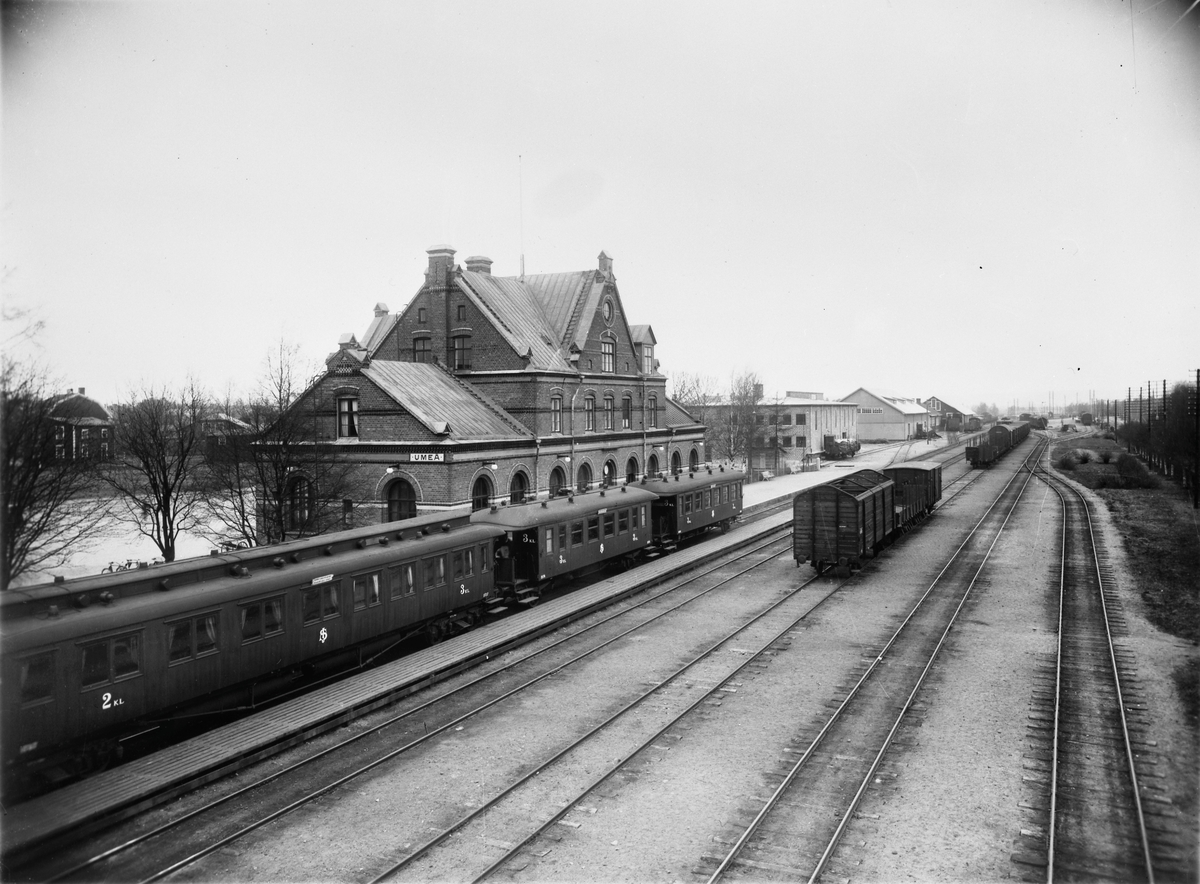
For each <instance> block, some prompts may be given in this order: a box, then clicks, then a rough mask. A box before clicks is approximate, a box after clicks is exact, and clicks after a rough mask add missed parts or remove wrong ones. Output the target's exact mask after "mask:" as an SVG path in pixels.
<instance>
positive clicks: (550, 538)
mask: <svg viewBox="0 0 1200 884" xmlns="http://www.w3.org/2000/svg"><path fill="white" fill-rule="evenodd" d="M546 555H548V556H551V555H554V529H553V528H547V529H546Z"/></svg>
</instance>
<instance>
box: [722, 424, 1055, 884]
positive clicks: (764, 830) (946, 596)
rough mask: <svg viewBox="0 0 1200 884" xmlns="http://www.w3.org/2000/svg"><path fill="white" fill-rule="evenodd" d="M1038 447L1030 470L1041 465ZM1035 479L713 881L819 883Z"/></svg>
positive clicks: (811, 737) (963, 553)
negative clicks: (735, 877)
mask: <svg viewBox="0 0 1200 884" xmlns="http://www.w3.org/2000/svg"><path fill="white" fill-rule="evenodd" d="M1044 448H1045V443H1044V442H1042V443H1039V444H1038V446H1037V447H1036V449H1035V451H1034V452H1033V453H1032V454H1031V455H1029V457H1028V458H1027V459H1026V461H1025V463H1026V464H1028V463H1030V462H1036V458H1038V457H1040V455H1041V453H1042V451H1043V450H1044ZM1031 479H1032V472H1031V471H1029V470H1027V469H1024V468H1018V469H1017V470H1016V471H1015V472H1014V474H1013V476H1012V478H1010V479H1009V481H1008V483H1007V484H1006V485H1005V488H1004V490H1003V491H1002V492H1001V494H1000V495H999V496H998V497H997V499H996V501H995V502H994V503H993V504H992V505H991V506H990V507H989V509H988V510H987V512H986V513H985V514H984V515H983V517H982V518H981V519H980V520H979V522H978V523H977V524H976V525H975V526H974V528H973V529H972V530H971V532H970V533H969V534H968V535H967V537H966V539H964V540H963V542H962V544H961V545H960V546H959V548H958V549H957V550H956V551H955V552H954V554H953V555H952V556H951V558H950V560H949V561H948V562H947V563H946V565H945V566H944V567H943V569H942V571H941V572H940V573H939V574H938V575H937V577H936V578H935V580H934V581H933V583H932V584H931V585H930V586H929V588H928V589H927V590H925V592H924V594H923V595H922V596H921V598H920V599H919V600H918V602H917V604H916V605H915V606H914V608H913V609H912V610H911V611H910V612H909V614H908V616H907V617H906V619H905V620H904V621H903V623H902V624H901V625H900V627H899V628H898V629H897V630H896V631H895V632H894V633H893V635H892V636H891V638H890V639H889V640H888V641H887V643H886V644H885V645H884V647H883V648H882V649H880V650H879V651H878V652H877V653H876V654H875V655H874V659H872V660H871V662H870V664H869V665H868V666H867V668H866V670H865V671H864V672H863V673H862V675H861V677H860V678H859V679H858V681H857V683H855V684H854V685H853V686H852V687H851V688H850V689H849V691H848V692H847V693H846V696H845V697H844V698H843V699H842V700H841V702H840V703H839V704H838V706H837V708H836V709H835V710H834V711H833V712H832V714H831V715H830V717H829V718H828V720H827V721H826V722H825V723H824V724H823V725H822V726H820V728H819V729H818V730H816V732H815V733H806V734H801V735H798V736H799V737H800V739H799V740H798V741H797V745H807V748H806V749H804V750H803V751H802V752H801V753H800V755H799V757H798V758H797V759H796V761H795V763H794V764H793V765H792V766H791V767H790V769H788V770H787V771H786V773H785V774H784V775H783V777H782V781H781V782H780V784H779V785H778V787H777V788H776V789H775V790H774V792H773V793H772V794H771V795H770V796H769V797H767V798H766V800H765V801H764V802H762V807H761V809H760V810H759V811H758V813H757V814H755V815H754V817H753V819H751V820H750V821H749V822H748V823H747V824H746V825H745V826H744V827H743V829H742V830H741V832H740V833H739V834H736V836H733V835H731V837H730V839H729V840H730V843H731V846H730V848H729V850H728V851H727V852H726V853H725V855H723V856H709V857H706V858H705V860H706V861H707V862H708V863H709V864H710V867H711V869H712V870H711V874H710V877H709V881H710V882H716V881H718V880H720V879H721V878H723V877H725V876H726V875H727V874H730V873H734V872H736V873H738V874H751V875H753V876H755V877H756V878H758V877H761V878H765V879H768V880H795V879H797V878H801V879H807V880H808V881H810V882H811V881H815V880H817V879H818V878H819V877H820V875H821V873H822V871H823V870H824V868H825V866H826V864H827V862H828V861H829V859H830V858H831V856H832V855H833V853H834V851H835V849H836V847H837V844H838V842H839V840H840V839H841V837H842V834H843V833H844V831H845V829H846V827H847V825H848V824H849V822H850V820H851V819H852V817H853V815H854V813H855V810H856V808H857V807H858V804H859V802H860V801H861V799H862V797H863V795H864V794H865V793H866V791H867V790H868V789H869V788H870V786H871V785H872V783H873V781H874V779H875V776H876V772H877V771H878V770H879V767H880V764H881V763H882V761H883V759H884V757H885V755H886V754H887V752H888V749H889V746H890V744H891V742H892V740H893V738H894V737H895V735H896V733H897V731H898V729H899V728H900V726H901V724H902V723H903V722H904V721H905V718H906V716H907V715H908V713H909V711H910V710H911V709H912V707H913V705H914V702H915V700H916V698H917V696H918V694H919V692H920V690H921V686H922V684H923V683H924V681H925V679H926V677H927V676H928V674H929V672H930V671H931V669H932V668H933V666H934V664H935V662H936V661H937V658H938V655H939V652H940V651H941V650H942V648H943V646H944V644H945V643H946V640H947V638H948V636H949V634H950V630H951V629H952V627H953V626H954V624H955V621H956V619H957V618H958V616H959V614H960V612H961V611H962V610H963V608H964V606H965V604H966V602H967V599H968V597H969V595H970V592H971V589H972V587H973V586H974V584H975V582H976V580H977V579H978V578H979V575H980V574H981V573H982V572H983V569H984V568H985V566H986V564H987V561H988V558H989V556H990V554H991V550H992V549H993V547H994V546H995V544H996V543H997V542H998V540H999V538H1000V536H1001V533H1002V532H1003V530H1004V528H1005V526H1006V525H1007V522H1008V520H1009V518H1010V516H1011V514H1012V512H1013V511H1014V510H1015V508H1016V506H1017V503H1018V502H1019V500H1020V497H1021V494H1022V492H1023V491H1024V488H1025V486H1026V485H1027V484H1028V482H1029V481H1030V480H1031Z"/></svg>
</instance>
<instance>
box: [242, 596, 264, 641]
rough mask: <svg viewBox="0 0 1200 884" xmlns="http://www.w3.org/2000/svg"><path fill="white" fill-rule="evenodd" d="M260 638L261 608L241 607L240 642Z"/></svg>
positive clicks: (254, 606) (253, 606) (255, 606)
mask: <svg viewBox="0 0 1200 884" xmlns="http://www.w3.org/2000/svg"><path fill="white" fill-rule="evenodd" d="M256 638H262V608H261V607H260V606H259V605H244V606H243V607H242V642H243V644H244V643H245V642H248V641H253V640H254V639H256Z"/></svg>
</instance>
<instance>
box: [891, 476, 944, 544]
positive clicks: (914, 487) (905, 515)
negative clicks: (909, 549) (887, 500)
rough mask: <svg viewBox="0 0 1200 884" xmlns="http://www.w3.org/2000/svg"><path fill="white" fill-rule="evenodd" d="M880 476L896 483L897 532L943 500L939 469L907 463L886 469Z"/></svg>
mask: <svg viewBox="0 0 1200 884" xmlns="http://www.w3.org/2000/svg"><path fill="white" fill-rule="evenodd" d="M883 474H884V475H885V476H887V477H888V478H889V479H891V480H892V481H893V482H895V483H896V498H895V506H896V528H897V529H907V528H908V527H909V526H910V525H911V524H912V523H913V522H915V521H916V520H918V519H920V518H921V517H922V516H924V515H926V514H928V513H929V512H930V511H931V510H932V509H933V506H934V504H936V503H937V502H938V501H939V500H941V499H942V465H941V464H940V463H935V462H934V461H922V460H918V461H909V462H908V463H902V464H897V465H896V466H891V467H887V468H886V469H884V471H883Z"/></svg>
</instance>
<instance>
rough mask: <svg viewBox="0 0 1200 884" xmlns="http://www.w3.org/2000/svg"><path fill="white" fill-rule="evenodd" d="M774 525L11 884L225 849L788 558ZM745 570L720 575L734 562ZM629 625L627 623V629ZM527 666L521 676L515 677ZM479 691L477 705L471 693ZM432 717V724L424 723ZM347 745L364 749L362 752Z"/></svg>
mask: <svg viewBox="0 0 1200 884" xmlns="http://www.w3.org/2000/svg"><path fill="white" fill-rule="evenodd" d="M789 528H790V526H782V527H780V528H779V529H777V530H776V531H775V532H773V534H772V535H770V536H769V537H768V538H767V539H766V540H765V541H760V542H757V543H755V544H754V545H752V546H751V547H750V548H748V549H741V550H738V551H736V552H733V553H731V554H729V555H727V556H725V557H722V558H721V559H720V560H719V561H718V562H717V563H716V564H714V565H710V566H705V567H704V568H703V569H701V570H699V571H693V572H690V573H688V574H686V575H685V576H682V577H677V578H675V579H673V580H671V581H670V582H668V583H666V584H663V585H662V586H659V587H656V588H655V589H654V590H652V591H649V592H647V593H646V594H645V595H642V596H638V597H637V598H636V600H635V601H632V602H626V603H624V604H621V605H617V606H614V607H613V608H612V609H609V610H608V611H606V612H605V613H604V614H603V615H600V616H597V617H596V618H595V620H594V622H591V623H589V624H587V625H586V626H585V627H581V628H580V629H578V630H576V631H574V632H571V633H570V634H569V635H566V636H563V637H561V638H559V639H557V640H554V641H552V642H550V643H548V644H547V645H546V646H544V647H538V648H534V649H532V650H529V651H527V652H524V653H519V654H514V659H511V660H507V661H505V662H504V663H503V664H502V665H501V664H497V665H496V666H495V667H493V668H491V669H488V668H487V667H484V669H485V670H487V671H484V672H482V673H480V674H478V675H475V676H474V677H471V678H470V679H468V680H467V681H466V682H465V683H464V684H461V685H458V686H456V687H453V688H451V689H449V690H445V691H442V692H440V693H438V695H437V696H434V697H431V698H429V699H426V700H423V701H421V702H419V703H415V704H413V705H411V706H410V708H406V709H404V710H403V711H402V712H400V713H399V714H396V715H391V716H388V717H387V718H386V719H385V720H383V721H381V722H379V723H377V724H374V725H372V726H371V727H370V728H368V729H365V730H362V731H360V732H359V733H356V734H354V735H353V736H351V737H349V738H347V739H343V740H339V741H337V742H336V743H334V744H333V745H331V746H329V747H327V748H326V749H324V750H322V751H320V752H317V753H316V754H314V755H312V756H311V757H308V758H304V759H302V760H300V761H298V762H296V763H294V764H290V765H288V766H287V767H285V768H282V769H280V770H277V771H275V772H273V773H269V774H267V775H266V776H263V777H261V778H260V779H257V780H256V781H254V782H252V783H249V784H247V785H243V786H240V787H238V788H235V789H233V790H232V791H230V792H228V793H227V794H225V795H223V796H220V797H218V798H216V799H215V800H212V801H209V802H207V803H205V804H203V805H201V806H198V807H196V808H194V809H192V810H190V811H187V812H186V813H181V814H178V815H176V816H175V818H173V819H170V820H169V821H167V822H165V823H163V824H161V825H158V826H155V827H153V828H152V829H149V830H147V831H143V832H140V833H138V834H136V835H134V836H132V837H115V833H114V835H110V836H108V837H107V838H106V840H105V843H104V844H102V845H100V846H93V847H92V848H91V849H90V850H89V851H87V855H83V856H81V855H79V852H78V851H74V852H72V851H62V852H60V853H59V854H58V855H56V856H55V857H53V858H51V859H49V860H40V861H37V862H35V863H31V864H29V865H28V866H26V867H24V868H22V869H20V870H19V872H18V873H17V874H16V875H6V878H9V879H10V880H38V881H69V880H89V881H90V880H106V879H107V880H122V881H124V880H145V881H154V880H158V879H160V878H162V877H165V876H167V875H170V874H174V873H176V872H180V871H181V870H184V869H186V868H188V867H190V866H194V865H195V864H196V863H198V862H200V861H201V860H203V859H204V858H205V857H207V856H209V855H211V854H212V853H214V852H216V851H218V850H221V849H223V848H227V847H229V846H230V845H232V844H234V843H235V842H237V841H239V840H241V839H244V838H246V837H247V836H248V835H250V834H251V833H253V832H255V831H256V830H258V829H260V828H262V827H263V826H266V825H268V824H270V823H273V822H275V821H276V820H279V819H281V818H282V817H284V816H287V815H288V814H291V813H294V812H296V811H299V810H301V809H302V808H305V807H309V806H311V805H312V804H313V803H314V802H316V801H318V800H320V799H321V798H322V797H324V796H326V795H330V794H331V793H335V792H337V791H338V790H347V789H351V788H352V784H353V783H354V782H355V781H356V780H358V779H359V778H360V777H363V776H364V775H365V774H368V773H370V772H372V771H376V770H377V769H379V768H381V767H385V768H386V765H389V764H394V763H397V761H398V760H399V759H401V757H402V756H404V755H406V754H407V753H411V752H414V750H417V749H419V748H422V747H424V746H425V745H426V744H427V743H429V742H430V741H433V740H436V739H438V738H442V739H444V738H445V736H444V735H447V734H450V735H452V734H453V733H455V729H458V730H461V729H462V728H463V727H464V725H465V723H466V722H469V721H470V720H471V719H473V718H475V717H477V716H479V715H480V714H482V713H484V712H485V711H487V710H488V709H489V708H491V707H493V706H496V705H497V704H500V703H502V702H503V701H506V700H510V699H511V698H513V697H515V696H518V695H520V694H521V693H522V692H528V691H530V689H532V688H535V687H536V686H537V685H538V684H539V683H540V682H543V681H544V680H545V679H548V678H551V677H553V676H556V675H560V674H561V673H563V672H564V670H566V669H567V667H570V666H572V665H576V664H580V663H584V662H585V661H588V660H589V658H592V657H593V656H594V655H597V654H599V653H600V652H602V651H604V650H605V649H606V648H608V647H610V646H612V645H614V644H615V643H617V642H619V641H621V640H622V639H626V638H627V637H629V636H630V635H631V634H633V633H636V632H638V631H640V630H643V629H645V628H647V627H649V626H651V625H653V624H654V623H656V622H657V621H660V620H662V619H663V618H666V617H670V616H672V615H674V614H676V613H677V612H678V611H680V610H681V609H683V608H685V607H686V606H688V605H691V604H694V603H696V602H698V601H700V600H701V599H703V598H704V597H706V596H708V595H709V594H711V593H713V592H714V591H715V590H716V589H718V588H720V587H721V586H724V585H725V584H727V583H728V582H729V581H730V580H733V579H736V578H737V577H738V576H739V575H740V574H741V573H744V572H745V571H747V570H751V571H752V570H754V569H755V568H757V567H759V566H760V565H761V564H763V562H765V561H769V560H770V558H772V557H774V556H777V555H780V554H783V553H786V552H788V551H790V546H789V545H788V531H789ZM743 560H750V565H749V566H746V567H744V568H742V569H741V570H739V571H737V572H735V573H734V574H728V573H726V572H728V571H729V570H730V569H731V568H734V567H736V563H737V562H740V561H743ZM630 621H633V622H630ZM531 667H532V668H535V671H534V672H533V673H532V674H530V673H525V672H524V671H523V670H525V669H529V668H531ZM481 691H482V692H483V693H484V694H485V696H484V697H483V698H482V699H480V698H479V697H477V696H472V695H473V694H479V693H480V692H481ZM431 720H433V723H432V726H431ZM352 744H358V745H359V746H367V745H369V744H373V745H372V746H371V748H370V749H364V750H362V753H361V754H362V755H364V756H365V757H358V755H357V754H355V753H353V752H351V751H349V750H350V747H351V746H352Z"/></svg>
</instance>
